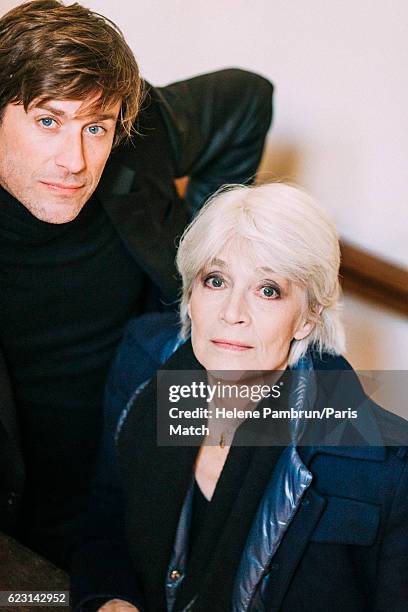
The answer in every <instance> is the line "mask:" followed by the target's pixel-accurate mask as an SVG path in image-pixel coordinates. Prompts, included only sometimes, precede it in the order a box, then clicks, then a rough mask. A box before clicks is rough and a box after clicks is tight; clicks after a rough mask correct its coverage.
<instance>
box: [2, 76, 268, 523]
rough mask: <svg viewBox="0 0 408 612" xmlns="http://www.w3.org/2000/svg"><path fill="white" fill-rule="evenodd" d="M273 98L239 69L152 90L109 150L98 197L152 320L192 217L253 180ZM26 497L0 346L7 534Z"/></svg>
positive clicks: (166, 297)
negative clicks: (129, 132) (183, 184)
mask: <svg viewBox="0 0 408 612" xmlns="http://www.w3.org/2000/svg"><path fill="white" fill-rule="evenodd" d="M271 95H272V86H271V84H270V83H269V82H268V81H267V80H265V79H263V78H262V77H260V76H257V75H255V74H252V73H249V72H245V71H242V70H236V69H231V70H223V71H220V72H217V73H213V74H208V75H203V76H199V77H196V78H193V79H190V80H187V81H182V82H179V83H174V84H172V85H169V86H167V87H162V88H154V87H151V86H149V85H147V95H146V99H145V102H144V104H143V108H142V110H141V112H140V115H139V117H138V120H137V125H136V129H137V134H136V136H135V137H134V138H133V139H132V141H131V142H126V143H124V144H122V145H120V146H119V147H118V148H116V149H115V150H113V151H112V153H111V155H110V157H109V160H108V162H107V165H106V167H105V170H104V173H103V175H102V178H101V181H100V183H99V186H98V188H97V194H98V198H99V200H100V201H101V203H102V205H103V206H104V208H105V210H106V211H107V213H108V215H109V216H110V218H111V220H112V222H113V224H114V226H115V227H116V229H117V231H118V233H119V234H120V236H121V238H122V239H123V241H124V242H125V244H126V245H127V247H128V249H129V250H130V252H131V254H132V255H133V256H134V258H135V261H136V262H137V264H138V265H139V266H140V267H141V268H142V269H143V270H144V271H145V273H146V275H147V278H148V279H149V282H148V285H147V287H146V293H145V296H144V298H145V310H146V311H148V310H153V309H158V308H160V305H162V304H163V303H166V304H171V303H172V302H174V300H175V299H176V297H177V291H178V287H179V283H178V279H177V276H176V273H175V267H174V258H175V252H176V249H175V243H176V238H177V236H180V234H181V233H182V231H183V228H184V226H185V225H186V223H187V221H188V219H189V217H190V215H191V212H192V211H193V210H194V209H196V208H198V207H199V206H200V205H201V204H202V202H203V200H204V199H205V197H206V196H207V195H209V194H210V193H212V192H213V191H214V190H215V189H216V188H218V187H219V186H220V185H222V184H224V183H238V182H246V181H250V180H251V179H252V178H253V176H254V174H255V172H256V169H257V166H258V164H259V161H260V158H261V154H262V149H263V144H264V139H265V135H266V132H267V130H268V127H269V124H270V121H271ZM182 176H189V177H190V181H189V187H188V190H187V195H186V203H184V202H182V201H181V200H180V199H179V197H178V195H177V191H176V188H175V185H174V179H175V178H176V177H182ZM0 342H1V341H0ZM23 489H24V461H23V453H22V449H21V441H20V437H19V428H18V415H17V414H16V410H15V405H14V401H13V392H12V388H11V385H10V380H9V376H8V373H7V355H4V354H3V353H2V350H1V344H0V531H3V532H6V533H10V534H13V533H15V529H16V525H17V519H18V513H19V506H20V500H21V496H22V493H23Z"/></svg>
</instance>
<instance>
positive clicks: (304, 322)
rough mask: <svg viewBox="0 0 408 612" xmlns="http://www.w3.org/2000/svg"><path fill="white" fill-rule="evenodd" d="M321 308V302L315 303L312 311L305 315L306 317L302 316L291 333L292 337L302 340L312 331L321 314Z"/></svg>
mask: <svg viewBox="0 0 408 612" xmlns="http://www.w3.org/2000/svg"><path fill="white" fill-rule="evenodd" d="M322 310H323V306H322V305H321V304H316V306H315V307H314V308H313V312H311V313H309V315H306V318H303V317H302V319H301V320H300V323H299V325H298V327H297V329H296V330H295V333H294V334H293V338H294V339H295V340H303V339H304V338H306V337H307V336H308V335H309V334H311V333H312V331H313V330H314V328H315V327H316V322H317V319H318V318H319V316H320V315H321V313H322Z"/></svg>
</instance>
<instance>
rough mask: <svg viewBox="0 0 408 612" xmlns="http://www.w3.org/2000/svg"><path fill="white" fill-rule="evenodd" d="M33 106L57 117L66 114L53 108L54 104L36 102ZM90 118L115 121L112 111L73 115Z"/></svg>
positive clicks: (76, 117)
mask: <svg viewBox="0 0 408 612" xmlns="http://www.w3.org/2000/svg"><path fill="white" fill-rule="evenodd" d="M33 108H36V109H39V110H45V111H48V112H49V113H52V114H53V115H56V116H57V117H64V116H65V115H66V113H65V111H63V110H62V109H60V108H55V106H52V105H51V104H47V103H45V104H38V105H37V106H34V107H33ZM81 117H82V118H83V119H92V120H93V121H104V120H108V119H112V121H116V119H117V117H116V115H114V114H113V113H89V114H88V115H74V118H75V119H80V118H81Z"/></svg>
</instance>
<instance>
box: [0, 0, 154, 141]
mask: <svg viewBox="0 0 408 612" xmlns="http://www.w3.org/2000/svg"><path fill="white" fill-rule="evenodd" d="M142 90H143V87H142V80H141V78H140V75H139V69H138V66H137V63H136V60H135V58H134V55H133V53H132V51H131V50H130V48H129V47H128V45H127V43H126V41H125V39H124V37H123V35H122V33H121V31H120V30H119V29H118V27H117V26H116V25H115V24H114V23H113V22H112V21H110V20H109V19H107V18H106V17H103V16H102V15H99V14H98V13H94V12H92V11H90V10H89V9H87V8H85V7H83V6H81V5H80V4H78V3H75V4H71V5H70V6H64V5H63V4H62V3H61V2H59V1H58V0H33V1H32V2H26V3H24V4H21V5H20V6H17V7H16V8H14V9H12V10H11V11H9V12H8V13H6V14H5V15H4V16H3V17H2V18H1V19H0V120H1V117H2V115H3V112H4V109H5V107H6V106H7V104H9V103H17V104H23V105H24V109H25V110H26V111H27V109H28V107H29V105H30V104H31V103H32V102H33V101H34V100H35V101H36V102H37V101H38V102H45V101H46V100H51V99H58V100H81V99H83V100H86V98H87V97H94V96H95V94H96V95H98V94H99V97H98V99H97V100H96V102H95V103H93V104H92V106H93V107H94V108H96V107H97V108H98V109H106V108H107V107H108V106H110V105H111V104H114V103H115V102H117V101H118V100H122V107H121V111H120V118H119V121H118V124H117V128H116V136H115V141H114V145H117V144H118V143H119V142H120V141H121V140H122V138H123V137H124V136H126V135H127V136H130V134H131V133H132V126H133V123H134V121H135V118H136V115H137V113H138V111H139V108H140V105H141V100H142ZM92 110H94V109H92Z"/></svg>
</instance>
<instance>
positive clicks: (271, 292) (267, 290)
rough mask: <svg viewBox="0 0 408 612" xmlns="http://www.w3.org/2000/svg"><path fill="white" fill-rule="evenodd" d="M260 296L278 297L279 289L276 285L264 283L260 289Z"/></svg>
mask: <svg viewBox="0 0 408 612" xmlns="http://www.w3.org/2000/svg"><path fill="white" fill-rule="evenodd" d="M260 293H261V296H262V297H264V298H267V299H274V298H278V297H280V291H279V290H278V289H276V287H272V286H271V285H265V286H264V287H261V289H260Z"/></svg>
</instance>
